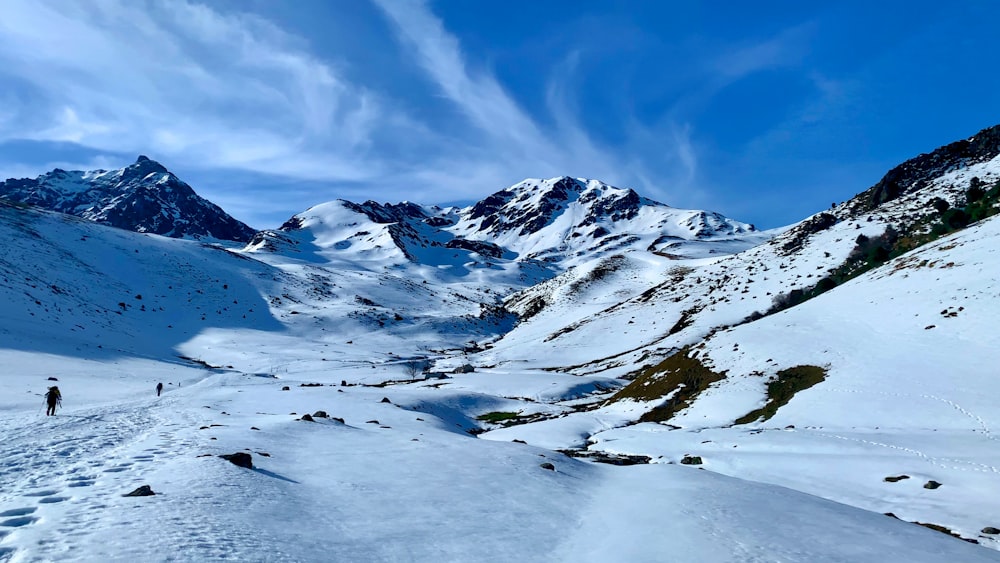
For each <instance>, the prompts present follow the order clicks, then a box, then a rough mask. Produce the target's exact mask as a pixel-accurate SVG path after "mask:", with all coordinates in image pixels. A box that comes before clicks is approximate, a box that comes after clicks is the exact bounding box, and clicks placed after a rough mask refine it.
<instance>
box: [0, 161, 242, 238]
mask: <svg viewBox="0 0 1000 563" xmlns="http://www.w3.org/2000/svg"><path fill="white" fill-rule="evenodd" d="M0 198H3V199H6V200H9V201H14V202H20V203H26V204H29V205H35V206H38V207H41V208H43V209H49V210H51V211H58V212H60V213H68V214H70V215H76V216H77V217H83V218H84V219H88V220H91V221H95V222H98V223H104V224H107V225H111V226H113V227H118V228H121V229H128V230H130V231H136V232H140V233H154V234H158V235H164V236H168V237H173V238H195V239H204V238H208V239H218V240H231V241H238V242H247V241H249V240H250V238H251V237H253V235H254V233H255V231H254V230H253V229H251V228H250V227H248V226H246V225H244V224H243V223H241V222H239V221H237V220H236V219H234V218H232V217H230V216H229V215H228V214H227V213H226V212H224V211H223V210H222V209H220V208H219V207H218V206H217V205H215V204H213V203H212V202H210V201H208V200H205V199H203V198H201V197H199V196H198V194H196V193H195V192H194V190H193V189H191V186H189V185H187V184H186V183H184V182H182V181H181V180H180V179H178V178H177V176H174V175H173V174H172V173H171V172H170V171H168V170H167V169H166V168H165V167H164V166H163V165H161V164H160V163H158V162H155V161H153V160H150V159H149V158H147V157H145V156H140V157H139V158H138V159H137V160H136V161H135V163H133V164H131V165H129V166H126V167H124V168H120V169H118V170H110V171H106V170H94V171H90V172H82V171H69V172H67V171H65V170H60V169H58V168H57V169H55V170H53V171H52V172H48V173H46V174H42V175H41V176H39V177H37V178H34V179H30V178H23V179H9V180H7V181H5V182H0Z"/></svg>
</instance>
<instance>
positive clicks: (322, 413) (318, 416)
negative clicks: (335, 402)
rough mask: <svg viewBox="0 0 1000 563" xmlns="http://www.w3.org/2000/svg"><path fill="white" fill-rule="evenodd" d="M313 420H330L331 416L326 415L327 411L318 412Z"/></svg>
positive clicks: (314, 414)
mask: <svg viewBox="0 0 1000 563" xmlns="http://www.w3.org/2000/svg"><path fill="white" fill-rule="evenodd" d="M313 418H330V417H329V415H327V414H326V411H316V412H314V413H313Z"/></svg>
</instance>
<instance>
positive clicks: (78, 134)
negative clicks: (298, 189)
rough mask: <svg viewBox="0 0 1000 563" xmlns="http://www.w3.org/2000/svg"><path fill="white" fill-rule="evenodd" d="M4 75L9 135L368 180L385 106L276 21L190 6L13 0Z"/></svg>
mask: <svg viewBox="0 0 1000 563" xmlns="http://www.w3.org/2000/svg"><path fill="white" fill-rule="evenodd" d="M0 69H2V70H0V76H2V78H3V80H4V82H5V83H7V84H12V85H14V89H15V90H16V92H17V94H16V96H15V99H14V104H15V105H14V108H15V109H14V110H13V111H12V112H11V113H9V114H8V115H7V116H6V119H3V120H0V139H2V140H11V139H28V140H36V141H66V142H73V143H78V144H80V145H83V146H86V147H90V148H94V149H98V150H106V151H115V152H125V153H131V152H136V151H140V150H142V151H147V152H150V153H151V154H153V155H156V156H157V157H158V158H162V159H163V160H166V161H168V162H169V161H170V160H171V159H181V160H194V159H200V160H202V161H203V162H205V163H206V165H211V166H221V167H233V168H240V169H248V170H256V171H266V172H276V173H281V174H289V175H293V176H302V177H306V178H331V177H346V178H351V179H360V178H364V177H366V176H367V175H366V174H365V173H364V171H363V170H360V169H358V167H356V166H354V164H353V157H354V156H355V155H356V154H357V153H359V152H361V151H363V150H364V148H365V146H366V143H367V140H368V138H369V135H370V129H371V128H372V127H373V126H374V120H375V116H376V115H377V114H378V113H379V111H380V109H379V107H378V102H377V100H375V99H374V96H373V95H371V94H370V93H369V92H367V91H365V89H364V88H361V87H358V86H357V85H353V84H349V83H346V82H345V81H343V80H341V79H340V78H339V77H338V76H337V74H336V72H335V71H334V69H332V68H331V67H330V66H329V65H328V64H326V63H324V62H323V61H320V60H318V59H316V58H315V57H313V56H311V55H310V54H309V53H308V52H306V51H304V50H303V49H302V48H301V47H300V46H299V45H297V42H296V40H295V38H294V37H292V36H289V35H288V34H286V33H284V32H283V31H281V30H280V29H278V28H276V27H274V26H273V25H271V24H269V23H268V22H266V21H264V20H262V19H260V18H256V17H254V16H250V15H225V16H224V15H222V14H220V13H218V12H216V11H214V10H212V9H210V8H208V7H206V6H203V5H199V4H194V3H189V2H185V1H173V2H154V3H150V4H146V3H139V2H127V1H117V0H101V1H98V2H96V3H95V2H88V3H87V4H86V6H83V5H78V4H74V3H72V2H66V1H58V2H45V1H35V0H31V1H28V2H22V1H20V0H11V1H10V2H5V3H4V6H3V18H0ZM331 131H337V134H336V135H333V134H331Z"/></svg>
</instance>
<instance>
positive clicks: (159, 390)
mask: <svg viewBox="0 0 1000 563" xmlns="http://www.w3.org/2000/svg"><path fill="white" fill-rule="evenodd" d="M162 392H163V383H162V382H161V383H157V384H156V396H157V397H159V396H160V393H162Z"/></svg>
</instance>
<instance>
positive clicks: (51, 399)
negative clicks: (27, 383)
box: [45, 385, 62, 416]
mask: <svg viewBox="0 0 1000 563" xmlns="http://www.w3.org/2000/svg"><path fill="white" fill-rule="evenodd" d="M45 404H47V405H48V406H49V408H48V409H46V411H45V416H52V415H54V414H56V405H59V406H62V393H60V392H59V388H58V387H56V386H55V385H53V386H52V387H49V390H48V392H46V393H45Z"/></svg>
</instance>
